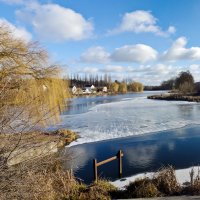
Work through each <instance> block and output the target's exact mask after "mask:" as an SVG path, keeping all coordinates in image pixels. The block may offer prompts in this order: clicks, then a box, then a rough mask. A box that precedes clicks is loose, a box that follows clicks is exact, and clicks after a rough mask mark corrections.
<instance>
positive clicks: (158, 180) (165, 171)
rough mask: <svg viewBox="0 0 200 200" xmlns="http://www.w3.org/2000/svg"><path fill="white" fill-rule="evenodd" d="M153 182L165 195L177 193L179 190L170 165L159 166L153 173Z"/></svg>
mask: <svg viewBox="0 0 200 200" xmlns="http://www.w3.org/2000/svg"><path fill="white" fill-rule="evenodd" d="M154 183H155V185H156V187H157V188H158V190H159V191H160V192H161V193H163V194H164V195H167V196H170V195H176V194H179V193H180V190H181V188H180V185H179V183H178V182H177V179H176V175H175V170H174V168H173V167H172V166H168V167H163V168H161V169H160V170H159V171H158V172H157V173H156V174H155V178H154Z"/></svg>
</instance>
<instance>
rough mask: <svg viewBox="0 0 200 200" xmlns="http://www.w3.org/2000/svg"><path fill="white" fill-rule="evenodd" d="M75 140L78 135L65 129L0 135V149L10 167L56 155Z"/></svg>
mask: <svg viewBox="0 0 200 200" xmlns="http://www.w3.org/2000/svg"><path fill="white" fill-rule="evenodd" d="M77 138H78V135H77V134H76V133H75V132H73V131H70V130H67V129H58V130H55V131H49V132H40V131H34V132H29V133H20V134H4V135H0V139H1V144H0V147H1V149H2V148H3V149H4V151H5V153H4V154H3V157H4V158H5V159H7V165H8V166H12V165H16V164H19V163H21V162H26V161H29V160H32V159H35V158H39V157H43V156H47V155H50V154H53V153H56V152H58V150H59V149H61V148H63V147H65V146H66V145H69V144H70V143H71V142H73V141H75V140H76V139H77Z"/></svg>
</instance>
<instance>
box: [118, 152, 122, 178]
mask: <svg viewBox="0 0 200 200" xmlns="http://www.w3.org/2000/svg"><path fill="white" fill-rule="evenodd" d="M118 162H119V178H121V177H122V150H119V152H118Z"/></svg>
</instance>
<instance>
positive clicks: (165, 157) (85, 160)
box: [65, 126, 200, 183]
mask: <svg viewBox="0 0 200 200" xmlns="http://www.w3.org/2000/svg"><path fill="white" fill-rule="evenodd" d="M119 149H122V151H123V152H124V157H123V176H124V177H127V176H131V175H135V174H138V173H144V172H151V171H156V170H157V169H159V168H160V167H161V166H163V165H168V164H170V165H173V166H174V167H175V168H177V169H180V168H187V167H190V166H192V165H198V164H199V163H200V156H199V153H198V152H200V127H199V126H196V127H185V128H182V129H176V130H170V131H165V132H159V133H155V134H149V135H146V136H135V137H128V138H121V139H114V140H108V141H101V142H97V143H89V144H84V145H77V146H74V147H72V148H71V150H72V151H73V153H74V155H75V157H76V159H75V160H73V161H72V163H71V164H72V168H73V169H74V170H75V173H76V176H77V177H79V178H81V179H82V180H84V181H85V182H86V183H90V182H91V181H92V180H93V171H92V170H93V169H92V159H94V158H97V159H98V161H101V160H104V159H106V158H108V157H110V156H113V155H114V154H116V152H117V151H118V150H119ZM65 164H66V163H65ZM66 166H67V165H66ZM98 172H99V174H101V176H102V177H106V178H110V179H111V180H115V179H117V178H118V177H117V162H112V163H109V164H106V165H105V166H102V167H101V168H99V171H98Z"/></svg>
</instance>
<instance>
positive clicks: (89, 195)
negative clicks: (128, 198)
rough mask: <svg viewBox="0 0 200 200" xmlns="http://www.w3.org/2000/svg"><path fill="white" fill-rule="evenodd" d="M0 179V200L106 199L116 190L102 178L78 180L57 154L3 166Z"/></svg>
mask: <svg viewBox="0 0 200 200" xmlns="http://www.w3.org/2000/svg"><path fill="white" fill-rule="evenodd" d="M0 179H1V182H0V191H1V193H0V199H1V200H7V199H16V200H18V199H19V200H36V199H37V200H79V199H80V200H88V199H91V200H96V199H99V200H100V199H105V200H109V199H111V192H113V191H115V190H116V188H115V187H114V186H113V185H111V184H110V183H109V182H108V181H104V180H99V181H98V183H94V184H92V185H89V186H86V185H84V184H83V183H80V182H78V181H77V180H76V179H75V177H74V176H73V174H72V172H71V171H66V170H65V169H63V167H62V160H61V158H58V157H57V155H51V156H48V157H43V158H42V159H41V158H38V159H35V160H32V162H25V163H21V164H19V165H17V166H13V167H10V168H5V169H3V170H2V171H0Z"/></svg>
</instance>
